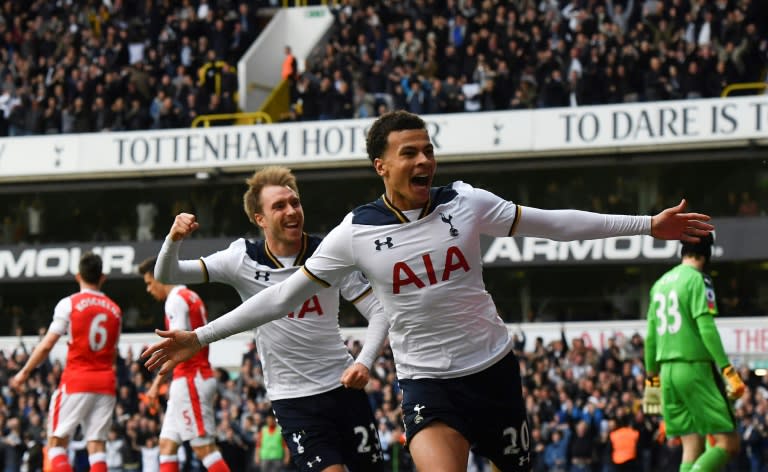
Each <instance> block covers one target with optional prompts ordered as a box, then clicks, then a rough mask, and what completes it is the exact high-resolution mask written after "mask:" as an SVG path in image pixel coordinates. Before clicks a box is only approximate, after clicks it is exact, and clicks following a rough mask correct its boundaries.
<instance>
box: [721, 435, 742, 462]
mask: <svg viewBox="0 0 768 472" xmlns="http://www.w3.org/2000/svg"><path fill="white" fill-rule="evenodd" d="M715 446H716V447H719V448H721V449H723V450H724V451H725V452H726V453H727V454H728V457H736V456H737V455H738V454H739V451H740V450H741V442H740V441H739V437H738V436H737V435H736V433H732V434H726V435H722V436H721V435H716V436H715Z"/></svg>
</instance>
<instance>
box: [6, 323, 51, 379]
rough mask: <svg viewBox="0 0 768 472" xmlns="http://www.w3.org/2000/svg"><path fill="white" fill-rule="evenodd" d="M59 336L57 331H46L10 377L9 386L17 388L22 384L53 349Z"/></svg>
mask: <svg viewBox="0 0 768 472" xmlns="http://www.w3.org/2000/svg"><path fill="white" fill-rule="evenodd" d="M60 337H61V335H60V334H59V333H55V332H53V331H51V330H49V331H48V333H47V334H46V335H45V337H44V338H43V340H42V341H40V344H38V345H37V346H35V350H34V351H32V355H31V356H29V359H27V363H26V364H24V367H22V368H21V370H20V371H19V372H18V373H17V374H16V375H14V376H13V378H12V379H11V382H10V385H11V388H15V389H19V388H21V386H22V385H24V382H26V381H27V379H28V378H29V375H30V374H31V373H32V371H33V370H35V368H36V367H37V366H38V365H40V363H41V362H43V361H44V360H45V359H46V358H47V357H48V354H50V352H51V349H53V346H55V345H56V342H57V341H58V340H59V338H60Z"/></svg>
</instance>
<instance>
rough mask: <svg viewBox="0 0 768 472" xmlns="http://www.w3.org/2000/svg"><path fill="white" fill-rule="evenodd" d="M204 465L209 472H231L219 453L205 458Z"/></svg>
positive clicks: (213, 453)
mask: <svg viewBox="0 0 768 472" xmlns="http://www.w3.org/2000/svg"><path fill="white" fill-rule="evenodd" d="M203 465H204V466H205V468H206V469H208V472H229V466H228V465H227V463H226V462H224V459H223V458H222V457H221V453H220V452H219V451H216V452H212V453H210V454H208V455H207V456H205V457H203Z"/></svg>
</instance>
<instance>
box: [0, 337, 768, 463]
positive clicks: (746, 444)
mask: <svg viewBox="0 0 768 472" xmlns="http://www.w3.org/2000/svg"><path fill="white" fill-rule="evenodd" d="M515 337H516V339H515V341H516V352H517V354H518V355H519V358H520V365H521V368H522V370H521V372H522V373H523V389H524V394H525V398H526V402H527V409H528V414H529V422H530V431H529V437H528V439H529V440H530V447H531V450H532V453H533V455H532V463H533V470H534V471H536V472H543V471H550V472H558V471H562V472H565V471H573V470H577V471H579V472H613V471H615V470H617V469H615V468H614V464H613V457H614V456H613V450H614V447H613V443H612V440H611V432H613V431H615V430H616V429H617V428H620V427H626V428H630V429H632V430H635V431H637V432H638V433H639V434H638V440H637V442H636V444H635V445H634V446H633V447H634V449H633V451H634V455H635V458H636V459H635V460H636V466H637V467H636V469H634V470H637V471H638V472H641V471H642V472H646V471H651V470H677V467H678V465H679V461H680V455H681V449H680V445H679V442H678V441H677V440H674V439H670V438H667V437H665V435H664V430H663V426H661V424H660V422H659V418H657V417H649V416H644V415H643V413H642V410H641V408H640V404H641V398H642V387H641V386H642V384H643V376H644V372H643V363H642V356H643V341H642V338H641V337H640V336H639V335H635V336H633V337H632V338H631V339H628V340H622V341H619V342H617V341H615V340H613V339H609V340H608V341H607V345H606V346H603V347H600V346H589V345H586V344H585V342H584V341H583V340H581V339H580V338H575V339H572V340H571V341H570V343H569V342H567V340H566V338H565V335H563V336H562V339H561V340H558V341H553V342H551V343H550V344H548V345H544V343H543V342H542V341H541V339H536V340H526V339H525V334H524V333H522V332H521V333H518V334H516V335H515ZM347 346H348V348H349V349H350V351H351V352H352V353H353V355H354V354H357V353H358V352H359V350H360V348H361V346H360V343H359V341H356V340H348V341H347ZM249 348H250V349H249V350H248V352H247V353H246V354H244V355H243V357H242V361H241V362H240V365H239V369H238V368H237V367H235V368H234V369H233V370H231V371H227V370H224V369H218V370H217V380H218V396H217V400H216V402H215V405H216V407H215V409H216V418H217V442H218V445H219V447H220V448H221V450H222V454H223V456H224V458H225V460H226V461H227V462H228V463H229V465H230V468H232V470H242V471H254V472H255V471H257V470H258V468H257V466H256V464H255V461H254V444H255V443H254V441H255V438H256V437H257V432H258V430H259V428H260V427H261V425H262V424H263V423H264V421H265V417H266V415H267V414H268V413H269V411H270V404H269V400H268V398H267V397H266V394H265V390H264V387H263V383H262V372H261V367H260V360H259V355H258V353H257V352H256V350H255V347H254V346H253V344H252V343H251V344H250V345H249ZM133 354H135V353H131V352H128V353H127V355H126V357H124V358H120V359H118V368H117V372H118V379H119V385H118V390H117V392H118V393H117V396H118V401H117V407H116V408H115V412H114V428H113V430H112V431H111V432H110V438H109V441H108V446H107V450H108V458H109V459H108V461H110V462H109V467H110V470H111V471H114V472H118V471H121V470H125V471H128V470H142V471H146V472H149V471H153V470H157V469H156V465H157V461H156V459H157V434H158V432H159V425H160V424H161V420H162V415H163V407H162V405H152V404H150V403H149V402H148V400H147V398H146V396H145V392H146V391H147V389H148V388H149V385H150V383H151V378H152V374H150V373H149V372H148V371H146V370H145V369H144V367H143V366H142V365H141V364H140V363H139V362H137V361H136V360H133ZM27 355H28V349H27V347H25V346H19V347H18V348H17V349H15V350H14V351H13V352H0V384H2V385H3V386H4V387H3V388H2V396H0V446H1V447H0V463H3V464H4V466H3V470H4V471H5V472H18V471H21V470H23V471H28V472H37V471H40V470H42V461H43V446H44V445H45V422H46V419H47V416H48V401H49V399H50V396H51V393H52V390H53V388H54V386H55V385H56V384H57V382H58V378H59V375H60V373H61V365H60V364H59V363H58V361H56V362H47V363H45V364H43V365H42V366H41V367H40V368H39V369H38V370H37V371H36V373H35V374H34V375H33V376H32V377H31V378H30V379H29V381H28V382H27V383H26V385H25V387H24V389H23V390H22V391H14V390H11V389H9V388H8V387H7V385H8V379H9V378H10V377H11V376H12V375H13V374H14V373H15V371H16V370H17V369H18V368H19V367H20V366H21V365H23V363H24V361H25V360H26V356H27ZM238 361H239V359H238V360H233V364H234V365H236V364H238ZM741 375H742V377H743V378H744V379H745V381H746V383H747V385H748V391H747V393H746V394H745V396H744V397H743V398H741V399H740V400H738V401H737V402H736V403H735V405H734V411H735V414H736V418H737V419H738V424H739V431H738V432H739V435H740V437H741V438H742V441H743V443H742V448H741V452H740V454H739V456H738V457H737V458H736V459H734V460H733V461H732V462H731V463H730V464H729V466H728V468H727V470H728V471H734V472H735V471H738V472H745V471H751V472H759V471H762V470H765V469H764V467H766V466H768V457H766V456H767V455H768V426H767V425H766V423H767V422H768V415H767V413H768V377H762V378H761V377H757V376H756V375H754V373H752V372H751V371H750V370H749V369H747V368H742V369H741ZM366 391H367V392H368V394H369V398H370V401H371V404H372V406H373V407H374V410H375V416H376V419H377V421H378V427H379V434H380V438H381V443H382V449H383V451H384V452H385V460H386V461H387V462H388V464H390V465H392V463H393V461H394V462H396V463H397V465H396V467H393V469H392V470H400V471H404V472H407V471H410V470H412V468H411V464H410V460H409V455H408V453H407V449H405V448H403V446H402V435H403V430H402V417H401V411H400V391H399V389H398V385H397V380H396V376H395V370H394V361H393V359H392V353H391V350H390V349H389V348H388V346H385V348H384V349H383V350H382V352H381V354H380V356H379V358H378V359H377V361H376V363H375V365H374V368H373V370H372V380H371V381H370V382H369V384H368V386H367V387H366ZM75 439H76V440H75V441H73V443H72V445H71V446H70V454H71V459H72V461H73V463H74V464H75V470H76V471H77V470H87V454H86V453H85V452H84V450H83V449H82V448H83V447H84V444H83V442H82V441H80V440H78V438H75ZM520 439H521V440H522V439H523V438H520ZM182 454H183V459H182V461H181V462H182V464H183V470H187V471H197V470H201V469H200V464H199V463H198V462H196V460H195V459H194V458H193V456H192V455H191V454H189V451H187V453H186V454H184V452H182ZM468 470H476V471H481V472H482V471H487V470H489V469H488V468H487V467H486V464H485V463H484V462H483V461H480V460H474V459H473V460H472V463H471V464H470V465H469V467H468ZM621 470H630V469H627V468H623V469H621Z"/></svg>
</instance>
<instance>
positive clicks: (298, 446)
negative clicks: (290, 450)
mask: <svg viewBox="0 0 768 472" xmlns="http://www.w3.org/2000/svg"><path fill="white" fill-rule="evenodd" d="M292 440H293V442H295V443H296V452H297V453H298V454H304V446H302V445H301V433H293V437H292ZM310 467H311V466H310Z"/></svg>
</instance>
